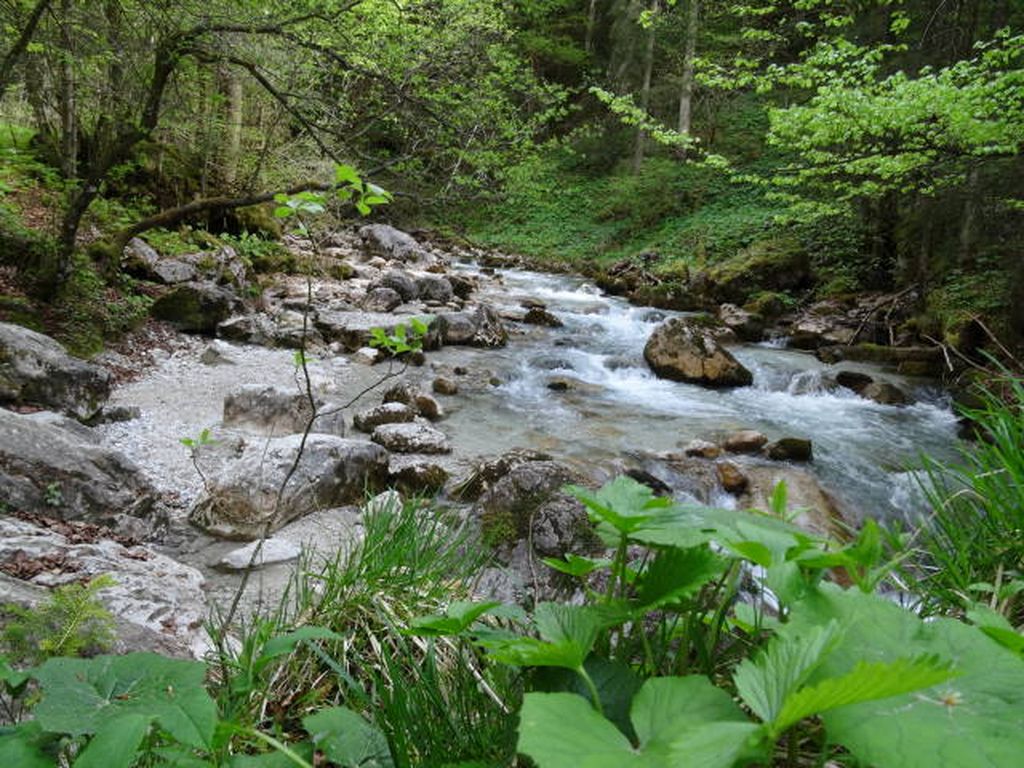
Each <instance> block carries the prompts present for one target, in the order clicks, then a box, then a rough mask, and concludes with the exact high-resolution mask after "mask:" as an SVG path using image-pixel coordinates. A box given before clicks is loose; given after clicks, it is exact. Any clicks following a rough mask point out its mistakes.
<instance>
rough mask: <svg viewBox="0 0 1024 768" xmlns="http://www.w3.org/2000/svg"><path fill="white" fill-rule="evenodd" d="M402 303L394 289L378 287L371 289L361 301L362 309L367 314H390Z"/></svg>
mask: <svg viewBox="0 0 1024 768" xmlns="http://www.w3.org/2000/svg"><path fill="white" fill-rule="evenodd" d="M401 303H402V296H401V294H399V293H398V291H396V290H395V289H394V288H388V287H386V286H383V285H381V286H378V287H376V288H373V289H371V290H370V291H369V292H368V293H367V294H366V298H365V299H363V309H365V310H366V311H367V312H390V311H391V310H393V309H394V308H395V307H397V306H399V305H400V304H401Z"/></svg>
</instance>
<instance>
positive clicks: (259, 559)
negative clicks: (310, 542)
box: [218, 537, 302, 571]
mask: <svg viewBox="0 0 1024 768" xmlns="http://www.w3.org/2000/svg"><path fill="white" fill-rule="evenodd" d="M257 549H259V553H258V554H256V556H255V559H254V558H253V555H254V554H255V553H256V550H257ZM301 554H302V547H300V546H299V545H298V544H296V543H294V542H291V541H287V540H286V539H278V538H274V537H270V538H269V539H265V540H264V541H263V544H262V546H261V545H260V542H258V541H254V542H252V544H246V545H245V546H244V547H239V548H238V549H234V550H232V551H231V552H228V553H227V554H226V555H224V557H223V558H222V559H221V561H220V562H219V563H218V565H219V566H220V567H221V568H226V569H228V570H232V571H245V570H249V569H250V568H253V569H255V568H262V567H263V566H265V565H273V564H274V563H287V562H289V561H291V560H296V559H298V557H299V555H301Z"/></svg>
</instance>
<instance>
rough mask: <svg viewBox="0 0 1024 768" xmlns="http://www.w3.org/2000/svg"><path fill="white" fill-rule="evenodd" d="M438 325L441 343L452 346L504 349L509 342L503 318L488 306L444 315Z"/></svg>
mask: <svg viewBox="0 0 1024 768" xmlns="http://www.w3.org/2000/svg"><path fill="white" fill-rule="evenodd" d="M437 325H438V327H439V329H440V333H441V342H442V343H444V344H448V345H452V346H460V345H461V346H469V347H503V346H505V344H506V343H507V342H508V331H507V330H506V329H505V326H504V324H502V322H501V318H500V317H498V313H497V312H495V311H494V310H493V309H492V308H491V307H490V306H489V305H487V304H480V305H479V306H477V307H476V309H474V310H470V311H465V312H445V313H442V314H440V315H438V316H437Z"/></svg>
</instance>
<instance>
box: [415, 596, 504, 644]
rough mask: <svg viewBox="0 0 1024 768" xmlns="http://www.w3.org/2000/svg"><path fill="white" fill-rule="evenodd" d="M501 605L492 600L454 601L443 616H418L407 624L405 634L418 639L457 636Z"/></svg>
mask: <svg viewBox="0 0 1024 768" xmlns="http://www.w3.org/2000/svg"><path fill="white" fill-rule="evenodd" d="M500 605H501V603H500V602H498V601H497V600H493V601H490V602H485V603H471V602H461V601H456V602H454V603H452V604H451V605H449V606H448V609H447V610H446V611H445V613H444V615H443V616H438V615H433V616H420V617H418V618H415V619H413V620H412V621H411V622H409V626H410V628H409V629H408V630H406V634H410V635H418V636H420V637H440V636H443V635H458V634H461V633H462V632H465V631H466V630H467V629H469V628H470V627H471V626H472V625H473V623H474V622H475V621H476V620H477V619H479V618H480V617H481V616H483V615H484V614H485V613H489V612H490V611H492V610H493V609H494V608H497V607H498V606H500Z"/></svg>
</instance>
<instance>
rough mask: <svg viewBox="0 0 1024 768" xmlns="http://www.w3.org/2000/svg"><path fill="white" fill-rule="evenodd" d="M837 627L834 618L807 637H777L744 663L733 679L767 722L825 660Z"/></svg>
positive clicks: (743, 695)
mask: <svg viewBox="0 0 1024 768" xmlns="http://www.w3.org/2000/svg"><path fill="white" fill-rule="evenodd" d="M837 627H838V625H837V623H836V622H835V621H831V622H828V623H827V624H825V625H824V626H818V627H814V628H813V629H811V630H809V631H808V632H807V634H806V635H803V636H796V637H786V638H781V637H776V638H775V639H774V640H772V641H771V642H770V643H769V644H768V647H767V648H766V649H765V651H764V653H762V654H761V656H760V657H759V658H758V659H756V660H752V659H745V660H744V661H743V662H741V663H740V665H739V666H738V667H737V668H736V673H735V674H734V675H733V682H734V683H735V684H736V690H737V692H738V693H739V695H740V697H741V698H742V699H743V702H744V703H745V704H746V705H747V706H748V707H750V709H751V711H752V712H753V713H754V714H755V715H757V716H758V717H759V718H761V720H763V721H764V722H766V723H772V722H775V721H776V720H777V719H778V717H779V715H780V713H781V712H782V709H783V706H784V705H785V702H786V700H787V699H788V698H789V697H790V696H791V695H792V694H793V693H795V692H796V690H797V689H798V688H799V687H800V686H801V684H803V682H804V681H805V680H806V679H807V678H808V677H809V676H810V674H811V673H812V672H813V671H814V669H815V668H816V667H817V666H818V665H819V664H821V663H822V661H823V660H824V658H825V655H826V654H827V653H828V652H829V650H830V648H831V647H832V645H833V644H834V642H835V641H836V638H837V636H838V631H837Z"/></svg>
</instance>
